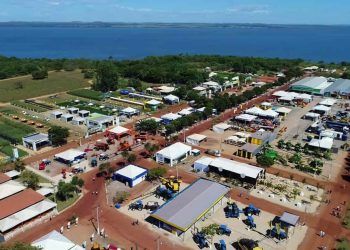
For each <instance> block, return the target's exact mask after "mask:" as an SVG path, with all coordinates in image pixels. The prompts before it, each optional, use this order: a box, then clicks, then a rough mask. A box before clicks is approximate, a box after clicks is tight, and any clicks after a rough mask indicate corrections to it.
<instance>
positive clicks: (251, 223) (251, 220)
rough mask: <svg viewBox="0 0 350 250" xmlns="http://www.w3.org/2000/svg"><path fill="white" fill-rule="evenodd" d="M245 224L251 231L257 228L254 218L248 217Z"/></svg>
mask: <svg viewBox="0 0 350 250" xmlns="http://www.w3.org/2000/svg"><path fill="white" fill-rule="evenodd" d="M245 223H246V224H247V226H248V227H249V228H250V229H253V228H256V224H255V222H254V218H253V216H250V215H248V216H247V219H246V220H245Z"/></svg>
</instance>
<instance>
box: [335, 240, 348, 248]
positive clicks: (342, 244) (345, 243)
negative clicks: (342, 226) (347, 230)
mask: <svg viewBox="0 0 350 250" xmlns="http://www.w3.org/2000/svg"><path fill="white" fill-rule="evenodd" d="M335 249H337V250H350V241H349V240H347V239H346V238H343V239H341V240H340V241H339V242H338V243H337V246H336V248H335Z"/></svg>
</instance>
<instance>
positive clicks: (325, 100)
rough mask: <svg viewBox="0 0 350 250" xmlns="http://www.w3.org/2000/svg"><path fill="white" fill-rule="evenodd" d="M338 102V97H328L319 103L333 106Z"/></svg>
mask: <svg viewBox="0 0 350 250" xmlns="http://www.w3.org/2000/svg"><path fill="white" fill-rule="evenodd" d="M336 102H337V100H336V99H331V98H327V99H324V100H322V101H321V102H320V103H319V105H324V106H327V107H331V106H333V105H334V104H335V103H336Z"/></svg>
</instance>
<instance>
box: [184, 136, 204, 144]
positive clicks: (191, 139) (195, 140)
mask: <svg viewBox="0 0 350 250" xmlns="http://www.w3.org/2000/svg"><path fill="white" fill-rule="evenodd" d="M206 139H207V136H205V135H201V134H192V135H189V136H187V137H186V142H187V143H188V144H192V145H199V143H201V142H202V141H204V140H206Z"/></svg>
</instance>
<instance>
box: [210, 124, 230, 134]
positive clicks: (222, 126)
mask: <svg viewBox="0 0 350 250" xmlns="http://www.w3.org/2000/svg"><path fill="white" fill-rule="evenodd" d="M231 127H232V125H230V124H227V123H225V122H221V123H218V124H215V125H214V126H213V131H214V132H221V131H220V130H227V129H229V128H231Z"/></svg>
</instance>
